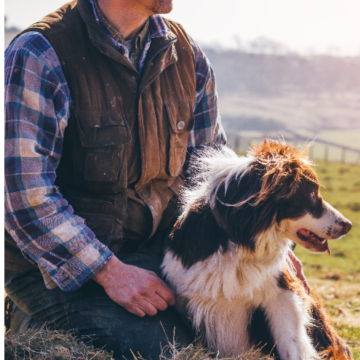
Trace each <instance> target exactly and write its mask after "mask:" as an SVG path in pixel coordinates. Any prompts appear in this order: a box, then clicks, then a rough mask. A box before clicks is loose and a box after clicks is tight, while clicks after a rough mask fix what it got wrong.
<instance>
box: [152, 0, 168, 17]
mask: <svg viewBox="0 0 360 360" xmlns="http://www.w3.org/2000/svg"><path fill="white" fill-rule="evenodd" d="M149 5H150V6H149V9H150V10H151V12H152V13H153V14H168V13H169V12H171V10H172V9H173V2H172V0H152V1H151V4H149Z"/></svg>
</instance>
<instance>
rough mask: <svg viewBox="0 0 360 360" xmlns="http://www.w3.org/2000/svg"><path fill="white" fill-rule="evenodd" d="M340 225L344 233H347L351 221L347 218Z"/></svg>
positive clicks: (350, 226)
mask: <svg viewBox="0 0 360 360" xmlns="http://www.w3.org/2000/svg"><path fill="white" fill-rule="evenodd" d="M342 225H343V227H344V232H345V234H347V233H348V232H349V231H350V229H351V228H352V223H351V222H350V221H349V220H347V221H344V222H343V224H342Z"/></svg>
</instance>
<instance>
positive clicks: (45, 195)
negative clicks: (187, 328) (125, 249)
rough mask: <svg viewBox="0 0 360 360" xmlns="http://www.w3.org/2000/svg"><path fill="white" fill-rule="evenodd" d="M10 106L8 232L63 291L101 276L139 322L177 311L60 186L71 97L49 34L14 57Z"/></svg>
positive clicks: (24, 43) (10, 58)
mask: <svg viewBox="0 0 360 360" xmlns="http://www.w3.org/2000/svg"><path fill="white" fill-rule="evenodd" d="M5 102H6V104H5V107H6V124H5V125H6V127H5V129H6V140H5V155H6V160H5V161H6V162H5V164H6V165H5V227H6V229H7V231H8V232H9V233H10V234H11V235H12V237H13V238H14V240H15V241H16V242H17V245H18V247H19V248H20V249H21V250H22V252H23V254H24V255H26V256H27V257H28V258H29V259H31V260H33V261H34V262H35V263H37V264H38V265H40V266H41V267H42V268H43V270H45V273H46V274H47V275H48V276H49V277H50V279H51V280H52V281H54V282H55V283H56V284H57V285H58V286H59V287H60V288H61V289H62V290H76V289H77V288H79V287H80V286H81V285H82V284H84V283H85V282H86V281H88V280H89V279H90V278H93V279H94V280H95V281H97V282H98V283H99V284H101V285H102V286H103V287H104V288H105V291H106V292H107V293H108V294H109V296H110V298H111V299H113V300H114V301H115V302H117V303H118V304H119V305H121V306H124V307H125V308H126V309H128V310H129V311H131V312H133V313H135V314H137V315H139V316H144V315H145V313H146V314H149V315H154V314H155V313H156V311H157V309H159V310H165V309H166V307H167V306H168V305H173V304H174V302H175V298H174V295H173V293H172V291H171V290H170V289H169V287H168V286H167V285H166V284H165V283H164V282H163V281H162V280H161V279H159V278H158V277H157V276H156V275H155V274H154V273H152V272H150V271H147V270H143V269H139V268H136V267H134V266H129V265H125V264H123V263H122V262H121V261H119V260H118V259H117V258H116V257H115V256H113V254H112V252H111V251H110V250H109V249H108V248H107V247H106V246H105V245H103V244H102V243H101V242H100V241H98V240H97V239H96V237H95V235H94V233H93V232H92V231H91V230H90V229H89V228H88V227H87V226H86V225H85V224H84V221H83V219H81V218H80V217H78V216H76V215H74V213H73V209H72V208H71V206H69V205H68V203H67V201H66V200H65V199H64V198H63V197H62V195H61V194H60V192H59V190H58V189H57V188H56V187H55V186H54V181H55V177H56V175H55V169H56V167H57V166H58V164H59V161H60V157H61V151H62V144H63V136H64V130H65V127H66V126H67V121H68V119H69V117H70V111H71V97H70V92H69V89H68V86H67V83H66V79H65V77H64V74H63V72H62V69H61V66H60V63H59V60H58V58H57V56H56V54H55V52H54V50H53V48H52V47H51V46H50V44H49V43H48V41H47V40H46V39H45V38H44V37H43V36H42V35H40V34H38V33H28V34H25V35H23V36H22V37H21V38H19V39H18V40H17V42H16V43H15V44H14V46H11V47H10V48H9V49H8V50H7V51H6V58H5ZM43 272H44V271H43Z"/></svg>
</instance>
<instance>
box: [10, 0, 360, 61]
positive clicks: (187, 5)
mask: <svg viewBox="0 0 360 360" xmlns="http://www.w3.org/2000/svg"><path fill="white" fill-rule="evenodd" d="M173 2H174V10H173V12H172V13H170V14H168V15H167V17H169V18H170V19H172V20H176V21H178V22H180V23H181V24H183V25H184V27H185V29H186V30H187V32H188V33H189V34H190V35H191V36H192V37H193V38H194V39H195V40H197V41H198V42H199V43H200V44H202V45H213V46H219V45H220V46H222V47H224V48H227V47H236V44H237V42H238V41H239V40H240V41H241V42H243V43H246V42H249V41H251V40H254V39H255V38H258V37H267V38H269V39H272V40H275V41H278V42H280V43H283V44H285V45H286V46H287V47H289V48H290V49H292V50H294V51H298V52H301V53H324V52H329V49H330V48H332V49H333V50H332V51H336V52H337V53H338V54H339V55H360V1H359V0H173ZM63 3H64V0H5V14H6V15H7V17H8V23H7V25H8V26H17V27H19V28H24V27H26V26H28V25H30V24H31V23H33V22H35V21H37V20H39V19H40V18H41V17H42V16H43V15H46V14H47V13H49V12H51V11H53V10H55V9H56V8H58V7H60V6H61V5H62V4H63ZM235 39H237V40H235ZM335 48H338V50H334V49H335Z"/></svg>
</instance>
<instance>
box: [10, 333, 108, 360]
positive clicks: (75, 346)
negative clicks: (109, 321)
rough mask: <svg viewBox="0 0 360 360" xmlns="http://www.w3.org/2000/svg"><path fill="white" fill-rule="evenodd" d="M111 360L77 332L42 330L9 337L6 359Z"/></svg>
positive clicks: (106, 353)
mask: <svg viewBox="0 0 360 360" xmlns="http://www.w3.org/2000/svg"><path fill="white" fill-rule="evenodd" d="M20 359H22V360H30V359H36V360H72V359H77V360H90V359H91V360H111V359H112V354H110V353H108V352H106V351H104V350H101V349H94V347H93V346H92V345H91V339H90V338H88V337H83V338H81V339H79V338H78V337H76V333H75V332H67V333H64V332H62V331H57V330H48V329H47V328H46V327H45V326H42V327H41V328H40V329H29V330H28V331H26V332H24V333H21V334H18V335H14V336H10V335H9V334H8V333H7V334H5V360H20Z"/></svg>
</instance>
